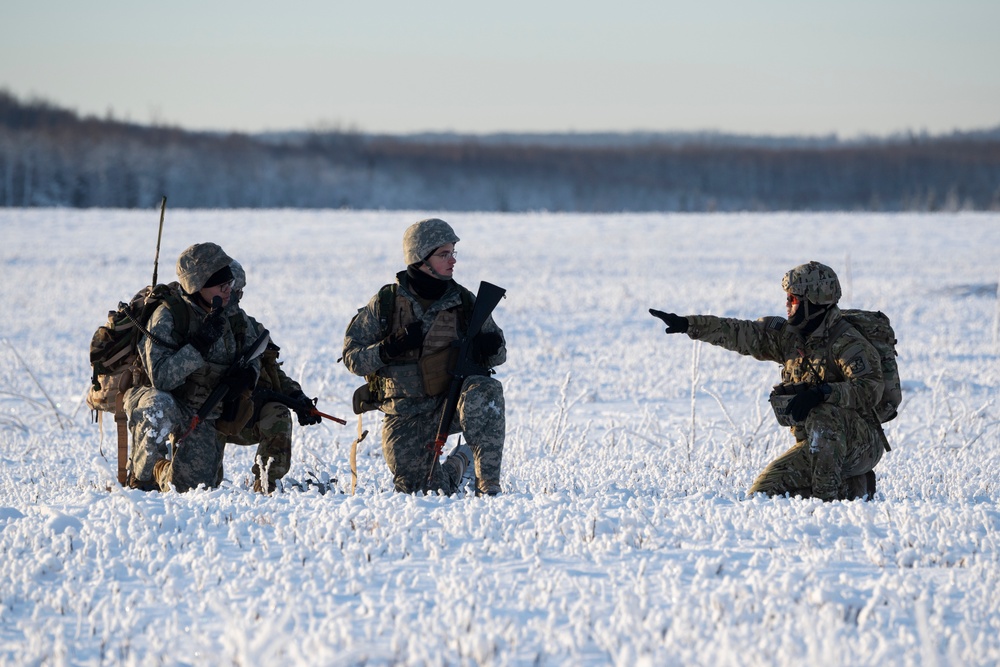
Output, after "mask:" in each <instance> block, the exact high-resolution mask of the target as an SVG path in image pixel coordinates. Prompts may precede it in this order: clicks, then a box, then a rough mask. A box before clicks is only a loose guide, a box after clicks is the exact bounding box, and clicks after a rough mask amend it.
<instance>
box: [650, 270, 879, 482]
mask: <svg viewBox="0 0 1000 667" xmlns="http://www.w3.org/2000/svg"><path fill="white" fill-rule="evenodd" d="M783 287H784V288H785V290H786V291H788V292H789V294H791V295H797V296H801V297H802V301H801V304H802V305H801V306H800V307H801V308H802V309H804V311H803V312H804V313H806V314H807V315H806V316H808V313H809V312H810V308H812V310H813V313H814V315H813V316H812V317H813V321H812V323H811V326H809V327H808V333H807V334H805V335H803V332H802V327H801V326H799V324H798V323H797V324H796V325H794V326H793V324H791V323H790V322H789V321H788V320H785V319H784V318H781V317H767V318H762V319H760V320H756V321H751V320H738V319H730V318H720V317H713V316H709V315H690V316H687V317H686V318H676V319H677V320H685V319H686V333H687V334H688V336H689V337H691V338H692V339H694V340H700V341H704V342H706V343H711V344H713V345H718V346H720V347H724V348H726V349H728V350H733V351H734V352H739V353H740V354H744V355H748V356H752V357H754V358H755V359H759V360H761V361H774V362H777V363H779V364H781V366H782V369H781V383H782V385H792V384H796V383H805V384H806V385H808V386H810V387H822V388H823V389H824V391H825V392H828V393H827V394H826V395H825V399H824V400H822V401H821V402H818V403H817V404H816V405H815V406H814V407H812V408H811V409H810V410H809V411H808V413H807V414H806V416H805V418H804V420H802V421H794V420H792V421H793V422H794V423H793V425H792V426H791V431H792V434H793V436H794V437H795V445H794V446H793V447H792V448H791V449H789V450H788V451H787V452H785V453H784V454H782V455H781V456H780V457H778V458H777V459H776V460H775V461H773V462H772V463H770V464H769V465H768V466H767V467H766V468H765V469H764V471H763V472H762V473H761V474H760V476H759V477H758V478H757V480H756V481H755V482H754V484H753V486H752V487H751V488H750V493H756V492H761V493H765V494H768V495H781V494H785V493H788V494H790V495H793V496H794V495H801V496H803V497H816V498H821V499H823V500H835V499H851V498H860V497H862V496H863V495H865V493H866V492H867V493H871V491H872V490H873V487H872V486H869V485H868V483H867V481H866V474H867V475H871V474H872V473H871V470H872V469H873V468H874V467H875V465H876V464H877V463H878V462H879V460H880V459H881V458H882V454H883V452H884V451H885V449H886V447H887V444H888V443H887V442H886V440H885V435H884V433H883V431H882V427H881V424H880V422H879V419H878V417H876V415H875V406H876V405H877V404H878V403H879V400H880V399H881V397H882V391H883V383H882V367H881V361H880V357H879V354H878V352H877V351H876V350H875V348H874V347H873V346H872V345H871V343H869V342H868V341H867V340H866V339H865V338H864V337H863V336H862V335H861V334H860V333H858V331H857V330H856V329H855V328H854V327H852V326H849V325H847V324H846V321H845V320H843V317H842V315H841V312H840V309H839V308H838V307H837V306H836V305H835V304H836V302H837V301H838V300H839V299H840V283H839V281H838V280H837V278H836V274H834V273H833V270H832V269H830V268H829V267H827V266H825V265H822V264H819V263H818V262H811V263H809V264H805V265H802V266H799V267H796V268H795V269H792V270H791V271H789V272H788V273H787V274H786V276H785V279H784V281H783ZM806 297H810V298H811V299H813V300H814V301H813V302H810V303H807V301H808V299H806ZM656 314H657V313H654V315H656ZM798 314H799V315H801V313H798ZM657 316H660V315H657ZM671 317H676V316H672V315H668V316H667V319H669V318H671ZM667 319H665V321H667ZM800 322H801V319H800ZM668 326H674V325H672V324H671V322H669V321H668ZM679 331H685V329H683V328H680V329H670V328H668V330H667V332H668V333H675V332H679ZM831 332H838V335H836V336H831ZM788 418H789V419H792V418H791V417H788ZM872 481H873V480H872Z"/></svg>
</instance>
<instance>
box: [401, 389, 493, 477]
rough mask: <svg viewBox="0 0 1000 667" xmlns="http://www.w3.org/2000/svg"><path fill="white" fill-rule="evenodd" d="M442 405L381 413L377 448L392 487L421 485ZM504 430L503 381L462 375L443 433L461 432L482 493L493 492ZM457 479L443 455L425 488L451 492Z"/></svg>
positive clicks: (428, 462)
mask: <svg viewBox="0 0 1000 667" xmlns="http://www.w3.org/2000/svg"><path fill="white" fill-rule="evenodd" d="M443 409H444V402H443V401H442V402H441V405H439V406H438V408H437V409H436V410H434V412H432V413H429V414H419V415H386V416H385V419H384V420H383V422H382V453H383V454H384V455H385V461H386V463H388V464H389V471H390V472H391V473H392V479H393V485H394V486H395V488H396V490H397V491H402V492H404V493H415V492H417V491H421V490H424V488H425V482H427V473H428V471H429V470H430V466H431V462H432V458H431V456H432V455H431V450H430V446H431V445H432V444H433V443H434V437H435V436H436V435H437V430H438V426H439V425H440V423H441V412H442V410H443ZM505 429H506V424H505V420H504V400H503V386H502V385H501V384H500V382H499V381H497V380H495V379H493V378H490V377H485V376H481V375H475V376H472V377H469V378H467V379H466V380H465V384H464V385H463V386H462V394H461V397H460V398H459V401H458V407H457V409H456V410H455V418H454V419H453V420H452V423H451V428H450V431H449V432H450V433H458V432H461V433H462V434H464V435H465V440H466V442H468V443H469V446H470V447H471V448H472V454H473V461H474V463H475V467H476V479H477V489H478V490H479V491H482V492H484V493H485V492H496V491H499V487H500V466H501V463H502V460H503V443H504V435H505ZM459 482H461V476H460V475H459V474H458V469H457V468H456V466H455V465H454V464H453V463H452V462H451V460H448V461H445V463H444V464H443V465H439V466H437V467H436V468H435V470H434V473H433V475H432V476H431V480H430V483H429V484H427V485H426V489H427V490H428V491H441V492H443V493H448V494H451V493H454V492H455V491H456V490H457V489H458V485H459Z"/></svg>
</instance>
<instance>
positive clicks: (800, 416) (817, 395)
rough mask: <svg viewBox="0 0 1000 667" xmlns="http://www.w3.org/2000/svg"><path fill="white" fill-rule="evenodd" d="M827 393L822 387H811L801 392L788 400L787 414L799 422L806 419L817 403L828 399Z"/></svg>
mask: <svg viewBox="0 0 1000 667" xmlns="http://www.w3.org/2000/svg"><path fill="white" fill-rule="evenodd" d="M826 396H827V394H826V393H824V392H823V390H822V389H821V388H820V387H810V388H809V389H806V390H805V391H804V392H802V393H801V394H796V395H795V397H794V398H793V399H792V400H790V401H788V406H786V407H785V414H786V415H789V416H790V417H791V418H792V419H794V420H795V421H797V422H801V421H805V419H806V416H807V415H808V414H809V412H810V411H812V409H813V408H815V407H816V406H817V405H819V404H820V403H822V402H823V401H825V400H826Z"/></svg>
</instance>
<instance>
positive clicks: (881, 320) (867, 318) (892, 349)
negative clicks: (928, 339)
mask: <svg viewBox="0 0 1000 667" xmlns="http://www.w3.org/2000/svg"><path fill="white" fill-rule="evenodd" d="M840 313H841V315H843V318H844V319H843V320H842V321H841V323H840V325H839V326H837V327H836V328H835V329H834V331H832V332H831V339H836V338H838V337H839V336H840V335H841V334H843V333H844V331H845V330H846V329H847V327H849V326H851V327H854V328H855V329H857V331H858V333H860V334H861V335H862V336H863V337H864V338H865V340H867V341H868V342H869V343H871V345H872V347H874V348H875V351H876V352H878V355H879V359H880V360H881V362H882V400H880V401H879V403H878V405H876V406H875V416H876V417H878V420H879V421H880V422H882V423H883V424H884V423H885V422H889V421H892V420H893V419H895V418H896V414H897V413H896V410H897V409H898V408H899V405H900V403H902V402H903V390H902V387H901V386H900V382H899V366H898V365H897V364H896V357H897V356H899V354H898V353H897V352H896V342H897V341H896V333H895V332H894V331H893V330H892V325H891V324H890V323H889V317H888V316H887V315H886V314H885V313H883V312H882V311H872V310H855V309H848V310H842V311H840Z"/></svg>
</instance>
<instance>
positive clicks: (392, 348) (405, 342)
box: [381, 321, 424, 359]
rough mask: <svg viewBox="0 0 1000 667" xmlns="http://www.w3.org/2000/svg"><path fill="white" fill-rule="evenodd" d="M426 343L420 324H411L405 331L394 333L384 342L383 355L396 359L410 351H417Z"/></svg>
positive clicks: (400, 330) (399, 330)
mask: <svg viewBox="0 0 1000 667" xmlns="http://www.w3.org/2000/svg"><path fill="white" fill-rule="evenodd" d="M423 342H424V333H423V331H422V330H421V326H420V322H419V321H418V322H410V323H409V324H407V325H406V328H405V329H398V330H397V331H394V332H392V333H391V334H389V336H388V337H387V338H386V339H385V340H384V341H382V349H381V352H382V354H383V355H384V356H385V357H386V358H388V359H394V358H396V357H398V356H399V355H401V354H403V353H404V352H407V351H408V350H415V349H417V348H418V347H420V346H421V345H422V344H423Z"/></svg>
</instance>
